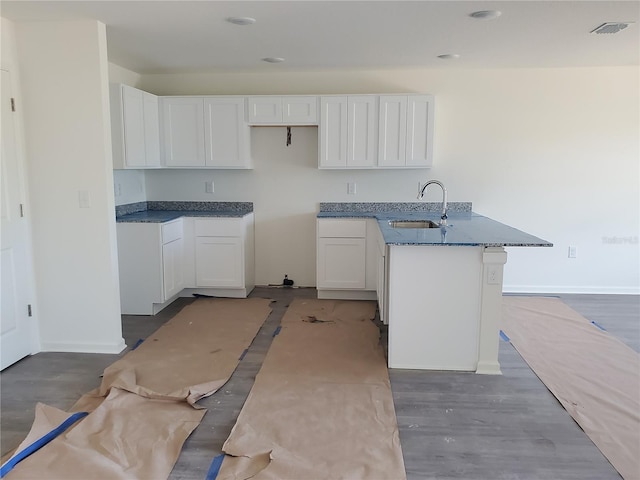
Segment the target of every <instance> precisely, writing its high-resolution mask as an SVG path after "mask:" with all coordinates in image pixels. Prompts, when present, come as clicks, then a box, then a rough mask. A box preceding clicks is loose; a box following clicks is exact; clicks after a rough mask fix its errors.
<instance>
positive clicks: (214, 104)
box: [204, 98, 249, 168]
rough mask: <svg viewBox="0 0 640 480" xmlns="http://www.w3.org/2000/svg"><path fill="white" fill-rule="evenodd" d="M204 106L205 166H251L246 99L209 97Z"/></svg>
mask: <svg viewBox="0 0 640 480" xmlns="http://www.w3.org/2000/svg"><path fill="white" fill-rule="evenodd" d="M204 108H205V147H206V165H207V166H208V167H228V168H248V167H249V155H248V150H249V148H248V143H249V142H248V135H247V134H248V132H245V129H246V128H248V127H246V125H245V121H244V98H229V99H225V98H215V99H206V100H205V105H204Z"/></svg>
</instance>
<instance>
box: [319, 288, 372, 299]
mask: <svg viewBox="0 0 640 480" xmlns="http://www.w3.org/2000/svg"><path fill="white" fill-rule="evenodd" d="M318 298H319V299H330V300H376V299H377V296H376V292H375V290H318Z"/></svg>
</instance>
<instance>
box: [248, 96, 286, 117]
mask: <svg viewBox="0 0 640 480" xmlns="http://www.w3.org/2000/svg"><path fill="white" fill-rule="evenodd" d="M249 123H255V124H261V123H265V124H277V123H282V97H249Z"/></svg>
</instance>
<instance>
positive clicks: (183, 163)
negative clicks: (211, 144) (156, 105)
mask: <svg viewBox="0 0 640 480" xmlns="http://www.w3.org/2000/svg"><path fill="white" fill-rule="evenodd" d="M162 123H163V134H164V139H163V146H164V160H165V165H166V166H168V167H203V166H204V165H205V154H204V99H202V98H163V99H162Z"/></svg>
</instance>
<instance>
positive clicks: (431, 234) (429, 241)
mask: <svg viewBox="0 0 640 480" xmlns="http://www.w3.org/2000/svg"><path fill="white" fill-rule="evenodd" d="M377 205H382V204H377ZM401 205H402V204H393V208H391V209H385V208H381V209H380V210H379V211H365V209H361V208H356V209H354V210H351V211H350V210H348V208H349V206H348V204H343V206H344V207H343V208H342V209H340V211H336V209H335V208H333V209H332V210H334V211H323V210H322V206H323V204H321V211H320V212H319V213H318V215H317V217H318V218H375V219H376V220H377V221H378V226H379V227H380V231H381V232H382V237H383V238H384V241H385V243H386V244H387V245H431V246H484V247H552V246H553V244H552V243H550V242H548V241H546V240H543V239H541V238H538V237H536V236H534V235H531V234H529V233H526V232H523V231H522V230H518V229H517V228H513V227H510V226H509V225H505V224H504V223H500V222H498V221H496V220H492V219H491V218H488V217H485V216H484V215H479V214H477V213H473V212H471V211H453V212H452V211H451V209H449V210H448V212H447V216H448V219H447V225H446V226H444V227H442V226H441V227H438V228H393V227H391V225H390V224H389V222H390V221H391V220H431V221H433V222H435V223H438V222H439V221H440V209H439V208H431V207H425V209H424V210H425V211H415V210H413V211H403V210H402V206H401ZM433 205H437V206H440V205H441V204H437V203H436V204H433Z"/></svg>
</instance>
